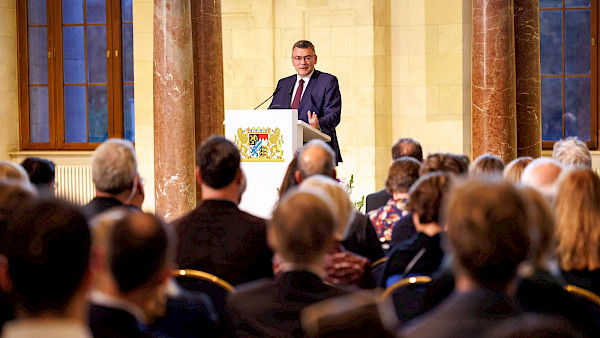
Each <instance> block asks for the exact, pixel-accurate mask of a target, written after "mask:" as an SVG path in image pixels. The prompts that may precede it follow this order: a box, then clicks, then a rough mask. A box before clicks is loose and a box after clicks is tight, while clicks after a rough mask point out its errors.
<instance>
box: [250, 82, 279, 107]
mask: <svg viewBox="0 0 600 338" xmlns="http://www.w3.org/2000/svg"><path fill="white" fill-rule="evenodd" d="M280 89H281V87H277V88H276V89H275V91H274V92H273V94H271V96H269V97H267V99H266V100H264V101H263V102H262V103H261V104H259V105H258V106H256V108H254V110H257V109H258V107H260V106H262V105H263V104H265V102H267V101H269V99H270V98H272V97H273V96H275V94H277V92H278V91H279V90H280Z"/></svg>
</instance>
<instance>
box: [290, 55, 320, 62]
mask: <svg viewBox="0 0 600 338" xmlns="http://www.w3.org/2000/svg"><path fill="white" fill-rule="evenodd" d="M314 57H315V56H314V55H307V56H294V57H292V59H294V61H297V62H301V61H302V60H304V61H306V62H308V61H310V60H312V59H313V58H314Z"/></svg>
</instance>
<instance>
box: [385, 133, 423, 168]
mask: <svg viewBox="0 0 600 338" xmlns="http://www.w3.org/2000/svg"><path fill="white" fill-rule="evenodd" d="M404 156H408V157H412V158H414V159H415V160H417V161H419V162H422V161H423V149H421V144H420V143H419V142H417V141H415V140H413V139H412V138H409V137H407V138H401V139H399V140H398V141H396V143H394V145H393V146H392V160H396V159H399V158H400V157H404Z"/></svg>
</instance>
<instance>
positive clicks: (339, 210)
mask: <svg viewBox="0 0 600 338" xmlns="http://www.w3.org/2000/svg"><path fill="white" fill-rule="evenodd" d="M306 188H309V189H313V188H316V189H321V190H322V191H323V192H324V193H325V195H327V197H329V199H330V201H331V202H332V203H331V205H332V206H333V207H334V210H333V213H334V217H335V219H336V226H335V229H334V237H335V239H336V240H338V241H343V240H344V239H346V237H347V235H348V231H349V230H350V224H351V223H352V220H353V219H354V205H353V204H352V201H351V200H350V196H348V193H347V192H346V190H344V188H342V186H341V185H340V184H339V183H338V182H337V181H336V180H334V179H333V178H331V177H327V176H324V175H314V176H311V177H309V178H307V179H306V180H304V181H302V184H301V185H300V190H305V189H306Z"/></svg>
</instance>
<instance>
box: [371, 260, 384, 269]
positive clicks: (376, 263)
mask: <svg viewBox="0 0 600 338" xmlns="http://www.w3.org/2000/svg"><path fill="white" fill-rule="evenodd" d="M387 260H388V258H387V257H381V258H379V259H378V260H376V261H375V262H373V263H371V269H372V268H374V267H376V266H378V265H379V264H382V263H385V262H387Z"/></svg>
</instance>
